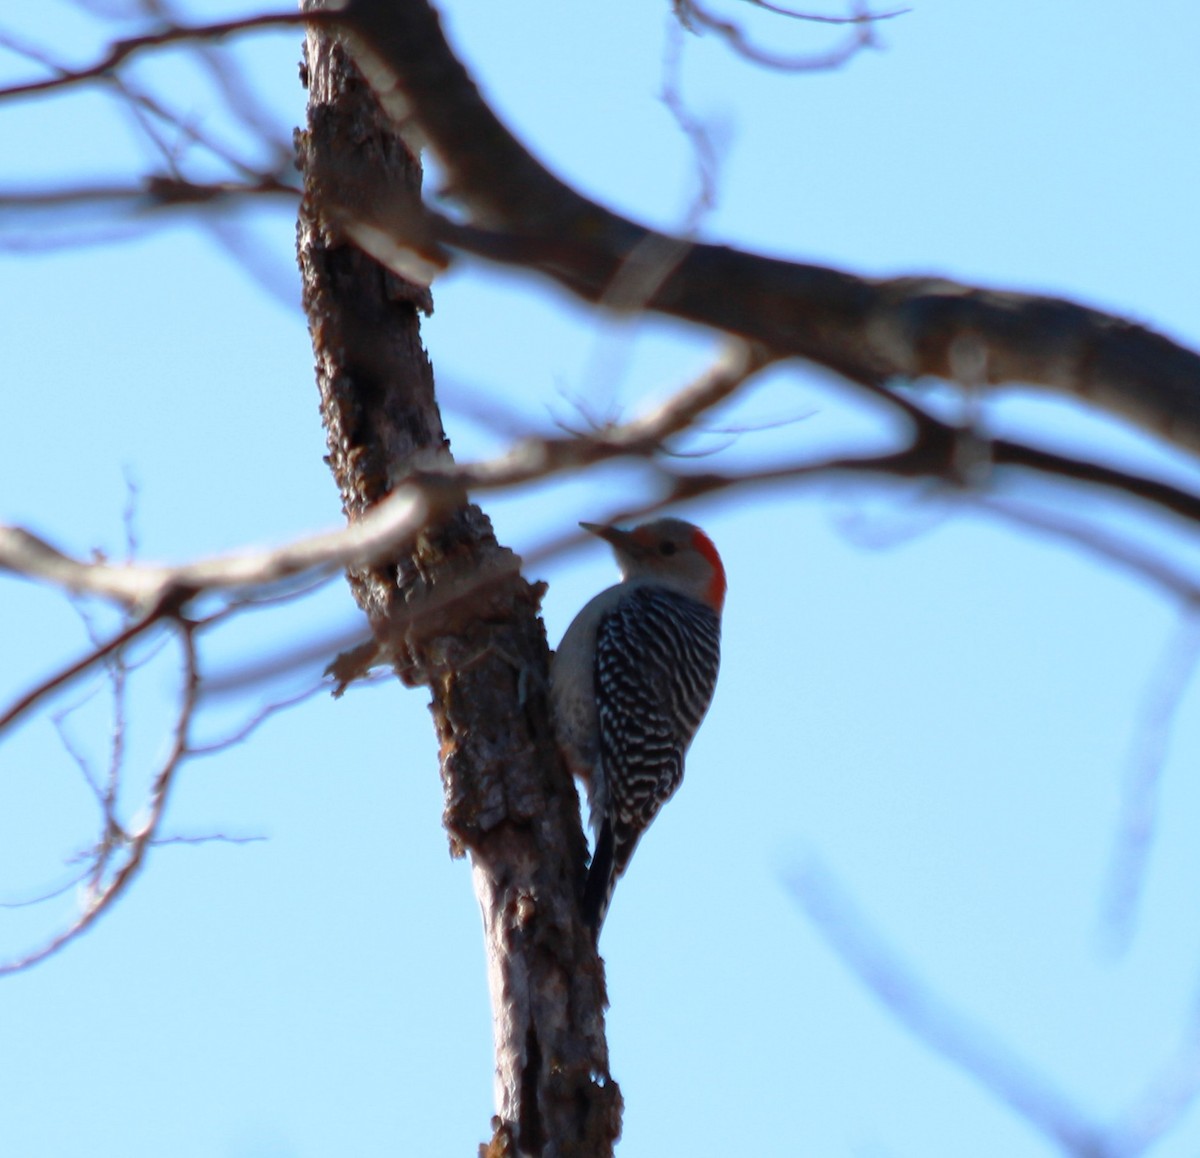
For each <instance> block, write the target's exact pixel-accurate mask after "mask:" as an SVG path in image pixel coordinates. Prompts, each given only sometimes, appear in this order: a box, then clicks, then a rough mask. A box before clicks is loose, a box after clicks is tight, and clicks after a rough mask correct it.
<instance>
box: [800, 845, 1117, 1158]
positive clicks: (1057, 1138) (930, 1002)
mask: <svg viewBox="0 0 1200 1158" xmlns="http://www.w3.org/2000/svg"><path fill="white" fill-rule="evenodd" d="M789 887H790V889H791V892H792V895H793V896H794V897H795V898H796V900H797V902H799V904H800V905H801V906H802V907H803V909H804V911H805V913H806V914H807V915H808V918H809V920H811V921H812V923H813V925H814V926H815V927H816V929H817V931H818V932H819V933H820V934H821V935H822V936H823V937H824V938H825V941H826V943H827V944H828V945H829V947H830V948H831V949H833V951H834V952H835V953H836V954H837V955H838V957H839V958H840V959H841V961H842V963H843V964H844V965H845V966H846V967H847V968H848V969H849V970H850V971H851V972H852V973H853V974H854V975H855V976H856V977H857V978H858V979H859V980H860V981H861V982H862V983H863V985H864V986H865V987H866V988H867V990H868V991H869V992H870V993H871V994H872V995H873V996H874V997H875V998H876V999H877V1000H879V1001H880V1002H881V1003H882V1004H883V1005H884V1006H886V1008H887V1009H888V1010H889V1011H890V1012H891V1013H892V1014H893V1015H894V1016H895V1018H896V1020H897V1021H899V1022H900V1023H901V1024H903V1025H904V1026H906V1027H907V1028H908V1029H909V1030H910V1031H911V1032H912V1033H913V1034H915V1035H916V1036H917V1037H918V1038H920V1039H921V1040H922V1041H923V1042H925V1043H926V1044H927V1045H928V1046H930V1047H931V1048H932V1049H934V1050H935V1051H936V1052H937V1053H939V1054H941V1055H942V1056H943V1057H945V1058H946V1059H947V1060H948V1061H950V1062H952V1063H953V1064H954V1065H956V1066H957V1067H959V1068H960V1069H962V1070H963V1071H964V1072H966V1073H969V1074H971V1075H972V1076H973V1077H974V1078H975V1079H976V1080H977V1081H979V1082H980V1084H981V1085H983V1086H984V1088H985V1089H987V1090H989V1091H990V1092H991V1093H992V1094H994V1095H995V1096H996V1097H998V1098H999V1099H1000V1100H1002V1101H1004V1102H1006V1103H1007V1104H1008V1105H1009V1106H1011V1107H1012V1108H1013V1109H1014V1110H1016V1111H1017V1113H1018V1114H1020V1115H1021V1116H1022V1117H1023V1118H1025V1119H1026V1121H1028V1122H1030V1123H1031V1124H1032V1125H1034V1126H1036V1127H1037V1128H1038V1129H1039V1130H1040V1131H1041V1132H1042V1133H1043V1134H1045V1135H1046V1136H1047V1137H1048V1138H1049V1139H1050V1140H1051V1141H1053V1142H1055V1143H1056V1144H1058V1145H1059V1146H1061V1147H1062V1148H1063V1149H1064V1150H1065V1151H1066V1152H1067V1153H1068V1154H1073V1155H1078V1156H1079V1158H1103V1156H1105V1155H1113V1154H1115V1153H1116V1151H1115V1150H1114V1149H1113V1148H1112V1147H1111V1146H1110V1144H1109V1142H1108V1140H1107V1138H1106V1137H1105V1135H1104V1133H1103V1131H1101V1130H1100V1129H1098V1128H1097V1127H1096V1126H1094V1125H1093V1124H1092V1123H1091V1122H1089V1121H1088V1119H1087V1117H1086V1116H1085V1115H1084V1114H1083V1113H1082V1112H1081V1111H1080V1110H1079V1109H1078V1107H1076V1106H1075V1105H1073V1104H1072V1103H1071V1101H1070V1100H1069V1099H1068V1098H1067V1097H1066V1096H1065V1095H1064V1094H1062V1093H1061V1092H1059V1091H1057V1090H1055V1089H1054V1087H1053V1086H1052V1084H1051V1083H1050V1082H1049V1081H1048V1080H1047V1079H1046V1078H1044V1077H1040V1076H1037V1075H1036V1073H1035V1071H1034V1069H1033V1068H1032V1066H1031V1065H1030V1064H1029V1063H1028V1062H1026V1061H1025V1060H1024V1059H1022V1058H1019V1057H1017V1056H1016V1055H1015V1054H1014V1053H1013V1052H1012V1051H1011V1050H1009V1049H1008V1048H1007V1047H1006V1046H1005V1045H1003V1044H1002V1043H1001V1042H999V1041H998V1040H996V1039H995V1038H994V1037H993V1036H992V1035H991V1034H990V1033H989V1032H988V1031H987V1030H985V1029H984V1028H983V1027H982V1026H981V1025H977V1024H974V1023H973V1022H972V1021H971V1019H970V1018H969V1017H968V1016H967V1015H966V1014H964V1013H963V1012H961V1011H960V1010H954V1009H951V1008H950V1006H949V1005H948V1004H947V1003H946V1002H944V1001H942V1000H940V999H939V998H937V997H936V996H935V995H934V993H933V992H932V991H931V990H930V989H929V987H928V986H927V985H926V984H925V983H924V982H923V981H921V980H920V978H918V977H917V976H916V975H915V974H914V973H913V972H912V971H911V970H910V969H909V968H908V967H907V966H906V965H905V964H904V963H903V962H902V961H901V960H900V958H899V957H898V955H897V954H896V953H894V952H893V951H892V950H891V949H889V948H888V947H887V946H886V945H884V943H883V941H882V940H881V939H880V937H879V936H878V934H877V933H876V932H875V931H874V930H872V929H871V928H869V926H868V925H867V923H866V921H865V920H864V918H863V916H862V914H861V913H859V912H857V911H856V910H855V908H854V906H853V905H852V903H851V902H850V900H849V898H848V897H846V896H845V894H844V893H842V892H840V891H839V890H838V889H837V888H836V887H835V885H834V883H833V882H832V880H831V879H830V878H829V876H828V874H827V873H826V872H825V871H824V870H823V869H822V868H821V867H820V866H819V865H817V864H816V863H815V862H813V863H810V864H808V865H807V866H805V867H804V868H803V869H798V870H797V871H795V872H794V873H793V874H792V875H791V877H790V879H789Z"/></svg>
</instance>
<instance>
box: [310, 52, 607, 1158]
mask: <svg viewBox="0 0 1200 1158" xmlns="http://www.w3.org/2000/svg"><path fill="white" fill-rule="evenodd" d="M302 72H303V74H304V78H305V81H306V83H307V85H308V88H309V118H308V127H307V131H305V132H303V133H300V134H298V137H297V144H298V151H299V165H300V168H301V170H302V172H303V174H304V179H305V197H304V202H303V205H302V208H301V212H300V221H299V227H298V251H299V260H300V267H301V271H302V276H303V282H304V301H305V308H306V310H307V313H308V318H309V328H310V332H311V335H312V340H313V349H314V353H315V355H316V367H317V384H318V388H319V391H320V399H321V415H322V419H323V421H324V424H325V427H326V430H327V433H328V444H329V458H328V461H329V465H330V468H331V470H332V471H333V474H334V477H335V479H336V481H337V484H338V487H339V489H340V491H341V495H342V502H343V506H344V508H345V512H346V516H347V518H348V519H349V520H351V521H354V520H356V519H359V518H361V517H362V515H363V514H364V513H366V512H367V511H368V510H370V509H371V508H372V507H373V506H374V505H375V504H377V503H379V502H380V501H381V500H382V499H384V498H385V497H386V496H387V495H388V494H389V493H390V492H391V491H392V490H393V488H395V487H396V486H397V485H398V484H399V483H401V482H402V481H403V480H404V479H405V478H406V477H407V476H408V475H409V474H411V473H412V472H414V471H416V470H421V469H422V468H426V467H428V466H430V465H434V464H436V463H438V462H439V461H444V459H445V458H446V457H447V456H448V455H449V447H448V443H447V440H446V437H445V433H444V431H443V428H442V424H441V418H440V414H439V411H438V407H437V401H436V398H435V395H434V380H433V372H432V368H431V366H430V364H429V360H428V358H427V356H426V354H425V351H424V349H423V348H422V346H421V340H420V333H419V312H420V311H421V310H426V311H427V310H429V309H430V308H431V302H430V300H429V297H428V293H427V291H426V290H424V289H423V288H421V287H419V286H415V285H413V284H411V283H406V282H404V281H403V280H402V279H400V278H399V277H397V276H396V275H395V274H393V273H390V272H388V271H387V270H385V269H384V268H383V267H382V266H380V265H378V264H376V263H375V262H374V261H372V260H371V259H370V258H369V257H367V256H366V255H365V254H364V253H363V252H362V251H361V250H360V249H358V248H357V247H355V246H354V245H353V244H350V243H349V242H348V241H347V240H346V239H345V238H344V237H343V236H341V235H339V232H338V229H337V227H336V225H335V224H333V223H332V218H331V217H329V216H328V215H327V213H326V212H325V210H326V207H327V191H328V188H329V185H330V183H331V182H334V181H336V182H338V183H339V184H344V181H345V174H346V173H347V172H353V173H359V172H370V173H372V174H374V178H375V180H377V181H378V182H380V183H381V184H383V185H386V186H390V187H392V188H394V189H400V190H405V191H407V193H408V194H409V195H415V194H416V193H417V192H418V190H419V186H420V179H421V175H420V167H419V163H418V161H417V160H416V158H415V157H414V156H413V154H412V152H411V151H410V150H409V148H408V146H407V145H406V143H405V141H404V140H403V139H402V137H401V135H400V134H399V133H398V131H397V128H396V126H395V124H394V123H393V122H392V121H390V120H389V119H388V118H387V117H386V116H385V115H383V114H382V113H381V111H380V109H379V107H378V104H377V102H376V100H375V97H374V96H373V94H372V92H371V89H370V88H369V86H368V85H367V84H365V83H364V81H363V79H362V77H361V76H360V75H359V74H358V72H357V71H356V69H355V68H354V66H353V64H352V63H351V61H350V59H349V57H348V56H347V54H346V53H345V52H344V51H343V50H342V48H341V47H340V46H339V45H338V43H337V42H336V38H333V37H330V36H328V35H326V34H325V33H323V32H321V31H319V30H312V31H310V33H309V36H308V40H307V45H306V60H305V64H304V67H303V69H302ZM481 580H483V581H482V582H481ZM350 582H351V586H352V588H353V591H354V595H355V598H356V599H357V600H358V602H359V604H360V605H361V606H362V607H363V609H364V611H365V612H366V613H367V615H368V617H369V619H370V622H371V625H372V628H373V631H374V633H375V637H376V641H377V643H378V645H379V648H380V651H381V653H382V654H385V655H387V656H388V657H389V658H390V659H391V660H392V662H393V663H394V664H395V667H396V669H397V671H398V673H399V674H400V675H401V676H402V678H403V679H404V680H405V681H406V682H408V683H410V684H420V685H424V686H426V687H428V688H429V689H430V692H431V696H432V703H431V707H432V713H433V718H434V724H435V728H436V731H437V738H438V741H439V746H440V755H441V774H442V780H443V786H444V789H445V815H444V822H445V826H446V829H447V832H448V833H449V836H450V842H451V849H452V851H453V852H454V853H455V854H462V853H466V854H467V855H468V856H469V857H470V859H471V864H472V876H473V880H474V884H475V890H476V893H477V896H478V898H479V902H480V906H481V909H482V913H483V923H484V936H485V940H486V946H487V956H488V962H489V984H490V987H491V993H492V1003H493V1020H494V1034H495V1048H496V1106H497V1117H496V1119H495V1120H494V1121H493V1136H492V1139H491V1142H490V1143H489V1144H488V1145H487V1152H488V1153H489V1154H490V1155H494V1156H498V1155H501V1154H515V1153H521V1154H537V1155H546V1156H558V1155H562V1156H579V1158H585V1156H586V1158H591V1156H596V1155H607V1154H611V1152H612V1145H613V1142H614V1141H615V1139H616V1137H617V1135H618V1134H619V1129H620V1094H619V1091H618V1089H617V1087H616V1085H615V1083H613V1082H612V1081H611V1080H610V1079H609V1076H608V1055H607V1046H606V1042H605V1037H604V1006H605V994H604V977H603V972H602V967H601V965H600V962H599V960H598V958H597V957H596V954H595V951H594V949H593V947H592V945H591V942H590V939H589V937H588V935H587V931H586V929H585V928H584V927H583V925H582V923H581V921H580V919H579V909H578V894H579V890H580V887H581V881H582V874H583V866H584V862H585V845H584V840H583V834H582V830H581V827H580V821H579V807H578V798H577V795H576V792H575V789H574V786H573V784H572V782H571V780H570V777H569V775H568V773H567V771H566V769H565V767H564V766H563V763H562V761H561V758H560V756H559V754H558V751H557V749H556V746H555V744H554V742H553V736H552V732H551V728H550V721H549V712H548V705H547V699H546V674H547V668H548V651H547V646H546V639H545V632H544V629H543V627H542V624H541V621H540V619H539V618H538V601H539V597H540V591H539V590H538V589H537V588H536V587H533V586H531V585H530V584H528V583H527V582H526V581H525V580H524V579H523V578H522V577H521V575H520V573H519V568H518V561H517V560H516V559H515V557H514V556H513V555H512V554H511V552H509V551H507V550H506V549H504V548H503V547H501V546H500V545H498V544H497V542H496V540H495V538H494V536H493V534H492V530H491V526H490V524H489V522H488V520H487V518H486V517H485V516H484V514H483V513H482V512H481V511H480V510H479V508H478V507H477V506H475V505H473V504H471V503H470V502H469V501H468V500H467V496H466V495H465V494H463V493H461V492H460V491H455V490H453V489H448V490H447V492H446V493H445V494H444V495H443V496H442V501H441V502H440V504H435V506H434V509H433V513H432V515H431V518H430V521H429V522H428V524H427V525H426V527H425V528H424V529H423V530H422V531H421V533H420V534H418V535H417V536H416V537H415V538H414V539H413V540H412V541H411V543H409V544H407V545H406V548H405V549H404V550H403V551H402V552H401V553H399V554H398V555H397V556H396V557H395V558H393V559H389V560H386V561H384V562H381V563H379V564H377V565H373V566H370V567H365V568H361V569H359V570H357V571H355V572H354V573H353V574H351V575H350ZM398 916H399V917H400V919H403V914H398Z"/></svg>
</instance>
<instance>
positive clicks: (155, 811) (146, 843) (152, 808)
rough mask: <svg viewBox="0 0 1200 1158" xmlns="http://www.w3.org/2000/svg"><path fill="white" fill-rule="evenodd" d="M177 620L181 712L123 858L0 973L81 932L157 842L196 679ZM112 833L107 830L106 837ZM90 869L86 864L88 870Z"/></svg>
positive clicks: (125, 837)
mask: <svg viewBox="0 0 1200 1158" xmlns="http://www.w3.org/2000/svg"><path fill="white" fill-rule="evenodd" d="M175 625H176V628H177V635H178V638H179V642H180V646H181V648H182V651H183V687H182V690H181V694H180V700H179V712H178V716H177V718H176V721H175V727H174V733H173V737H172V742H171V747H170V750H169V751H168V753H167V755H166V757H165V759H164V760H163V763H162V765H161V766H160V768H159V771H158V773H157V774H156V775H155V777H154V782H153V784H152V786H151V790H150V797H149V801H148V805H147V815H146V818H145V819H144V820H143V821H142V823H141V824H140V825H139V826H138V827H137V829H136V830H134V831H133V832H132V833H129V834H125V833H124V832H122V833H121V837H122V842H123V843H124V844H125V846H126V847H124V849H123V850H122V851H123V852H124V860H123V861H122V863H121V865H120V867H119V868H117V869H116V871H115V872H114V873H113V874H112V876H111V877H110V878H109V879H108V880H106V881H105V880H100V879H97V878H96V877H93V882H92V885H91V887H89V889H88V891H87V897H86V902H85V904H84V907H83V910H82V912H81V913H80V914H79V916H78V917H77V918H76V919H75V921H73V922H72V923H71V925H69V926H68V927H67V928H66V929H64V930H63V931H62V932H60V933H58V934H56V935H55V936H54V937H52V938H51V939H50V940H49V941H47V942H46V943H45V944H43V945H41V946H39V947H38V948H37V949H34V950H32V951H30V952H29V953H26V954H24V955H22V956H20V957H16V958H13V959H11V960H8V961H4V962H0V977H2V976H7V975H8V974H11V973H20V972H22V971H24V970H26V969H29V968H30V967H31V966H33V965H36V964H38V963H39V962H41V961H44V960H46V958H47V957H50V956H53V955H54V954H55V953H57V952H58V951H59V950H60V949H63V948H65V947H66V946H67V945H68V944H70V943H71V942H72V941H74V940H75V939H76V938H78V937H80V936H81V935H82V934H83V933H85V932H86V931H87V930H88V929H90V928H91V926H92V925H93V924H95V922H96V921H97V920H98V919H99V918H100V917H101V916H102V915H103V914H104V913H105V912H106V911H107V910H108V909H109V908H110V907H111V906H112V904H113V902H114V901H116V900H117V898H118V897H120V896H121V895H122V894H123V893H124V892H125V890H126V888H127V887H128V886H129V884H130V883H131V882H132V880H133V879H134V877H135V876H136V875H137V873H138V872H139V871H140V869H141V868H142V865H143V863H144V861H145V857H146V853H147V852H148V850H149V849H150V847H151V846H152V844H153V843H154V841H155V838H156V837H157V834H158V827H159V824H160V823H161V821H162V818H163V814H164V812H165V811H166V807H167V800H168V798H169V796H170V792H171V787H172V785H173V783H174V780H175V774H176V772H177V771H178V770H179V768H180V766H181V765H182V763H183V761H184V759H185V757H186V755H187V752H188V734H189V731H190V729H191V725H192V718H193V716H194V714H195V710H196V693H197V689H198V687H199V683H200V675H199V670H198V667H197V657H196V644H195V639H194V638H193V632H192V627H191V625H190V624H188V623H187V622H186V621H184V620H182V619H176V620H175ZM110 838H111V834H106V837H105V839H106V841H107V840H109V839H110ZM90 873H91V868H90V867H89V874H90Z"/></svg>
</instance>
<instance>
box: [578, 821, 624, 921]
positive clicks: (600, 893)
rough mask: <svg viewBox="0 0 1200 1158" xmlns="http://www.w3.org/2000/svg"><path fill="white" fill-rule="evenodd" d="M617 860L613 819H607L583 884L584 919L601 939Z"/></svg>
mask: <svg viewBox="0 0 1200 1158" xmlns="http://www.w3.org/2000/svg"><path fill="white" fill-rule="evenodd" d="M615 869H616V862H615V860H614V858H613V830H612V821H611V820H605V821H604V823H603V824H601V825H600V831H599V832H598V833H597V834H596V851H595V852H594V853H593V854H592V863H591V864H590V865H589V866H588V875H587V883H586V884H585V885H584V886H583V919H584V921H585V922H586V923H587V925H588V927H589V928H590V929H591V930H592V937H593V939H595V940H597V941H599V939H600V926H601V925H603V924H604V915H605V913H607V912H608V903H609V901H611V900H612V895H613V888H614V887H615V886H616V883H617V874H616V871H615Z"/></svg>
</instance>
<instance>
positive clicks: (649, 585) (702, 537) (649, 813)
mask: <svg viewBox="0 0 1200 1158" xmlns="http://www.w3.org/2000/svg"><path fill="white" fill-rule="evenodd" d="M580 525H581V526H582V527H583V528H584V529H585V530H588V531H591V532H592V534H594V535H599V536H600V538H602V539H605V540H607V541H608V542H609V543H611V544H612V546H613V550H614V551H615V552H616V556H617V565H618V566H619V567H620V570H621V582H620V583H618V584H617V585H616V586H615V587H610V588H608V590H606V591H602V592H601V593H600V594H599V595H597V596H596V597H595V598H594V599H592V600H591V601H590V602H589V603H588V604H587V605H586V606H585V607H584V608H583V610H582V611H581V612H580V613H579V614H578V615H577V616H576V617H575V619H574V621H573V622H572V623H571V626H570V627H568V628H567V632H566V634H565V635H564V636H563V641H562V644H561V645H560V646H559V649H558V652H557V653H556V654H555V657H554V665H553V667H552V668H551V674H550V686H551V696H552V703H553V708H554V718H555V725H556V728H557V732H558V739H559V744H560V746H561V747H562V749H563V752H564V753H565V755H566V758H567V762H568V763H569V765H570V767H571V771H572V772H573V773H574V774H575V775H576V776H578V777H579V778H580V779H581V780H583V781H584V782H585V783H586V784H587V786H588V803H589V805H590V807H591V822H592V829H593V831H594V832H595V850H594V852H593V853H592V863H591V867H590V868H589V870H588V879H587V885H586V886H585V889H584V898H583V916H584V919H585V920H586V921H587V923H588V924H589V925H590V926H591V927H592V929H593V930H594V931H595V934H596V936H597V937H598V936H599V935H600V926H601V924H603V922H604V914H605V913H606V912H607V911H608V903H609V901H610V899H611V898H612V892H613V886H614V885H615V884H616V882H617V878H618V877H619V876H621V874H622V873H624V871H625V869H626V868H627V867H628V865H629V858H630V857H631V856H632V855H633V850H634V849H635V848H636V847H637V842H638V840H639V839H641V836H642V834H643V833H644V832H645V831H646V829H647V827H648V826H649V824H650V822H651V821H652V820H653V819H654V817H655V816H656V815H657V814H658V810H659V809H660V808H661V807H662V806H663V805H664V804H665V803H666V802H667V800H668V799H670V797H671V795H672V794H673V793H674V791H675V789H677V788H678V787H679V783H680V781H681V780H682V779H683V757H684V753H686V752H687V749H688V745H689V744H691V742H692V737H693V736H694V735H695V734H696V729H697V728H698V727H699V726H700V721H701V720H702V719H703V718H704V714H705V712H707V711H708V705H709V703H710V702H711V701H712V696H713V689H714V688H715V687H716V683H717V668H718V666H719V664H720V657H721V608H722V606H723V605H724V602H725V569H724V567H722V566H721V557H720V556H719V555H718V554H717V549H716V547H714V546H713V544H712V540H711V539H709V537H708V536H707V535H706V534H705V533H704V532H703V531H701V530H700V529H699V527H694V526H692V524H691V523H685V522H683V521H682V520H681V519H657V520H655V521H654V522H652V523H643V524H642V525H641V526H640V527H635V528H634V529H633V530H632V531H622V530H618V529H617V528H615V527H600V526H596V525H595V524H592V523H582V524H580Z"/></svg>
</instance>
